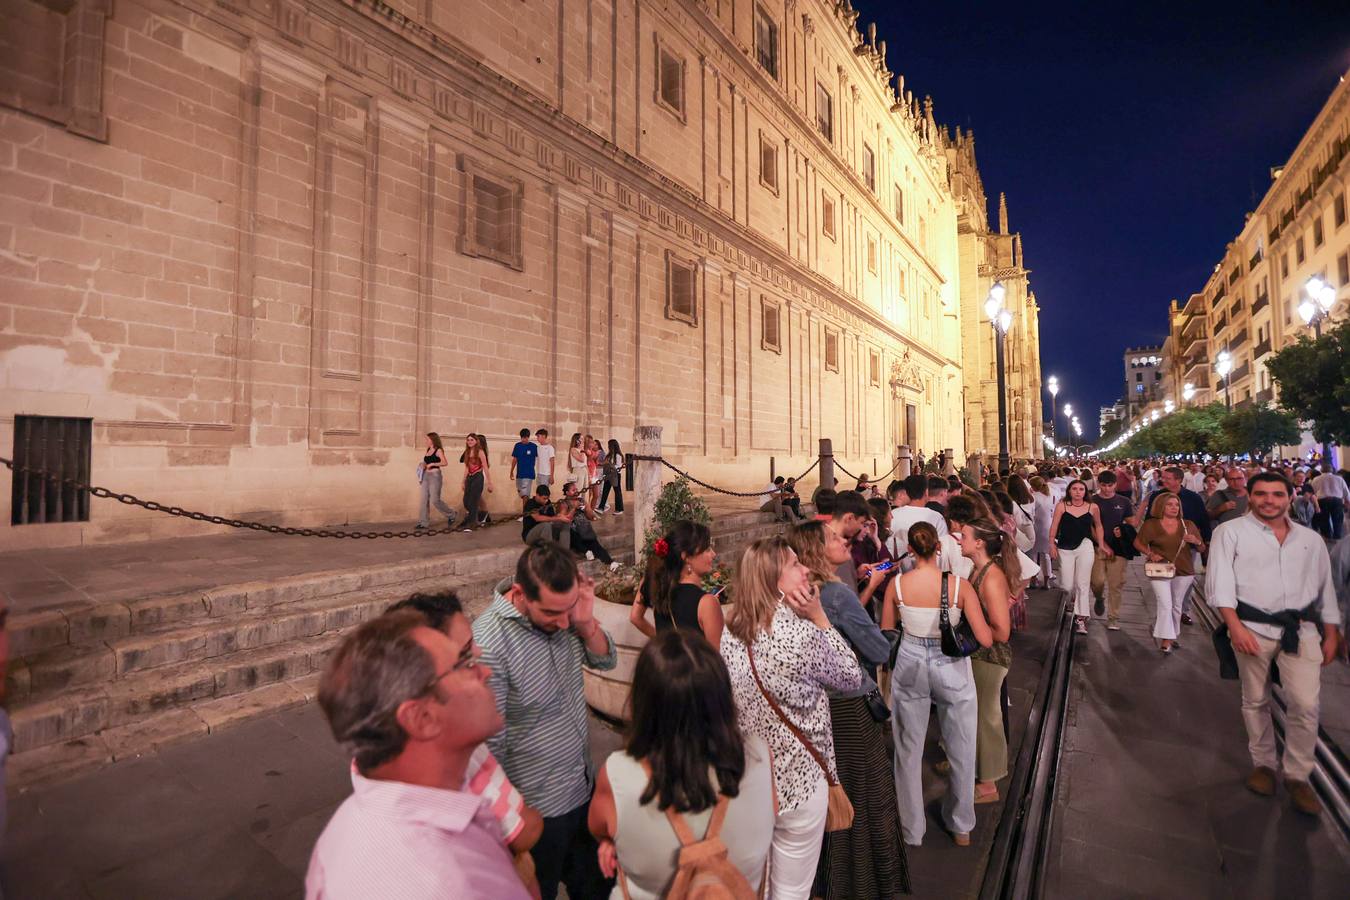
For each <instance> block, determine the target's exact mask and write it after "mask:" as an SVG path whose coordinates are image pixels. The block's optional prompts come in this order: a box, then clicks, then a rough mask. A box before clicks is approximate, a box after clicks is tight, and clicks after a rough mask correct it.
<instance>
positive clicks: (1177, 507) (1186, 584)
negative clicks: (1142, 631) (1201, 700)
mask: <svg viewBox="0 0 1350 900" xmlns="http://www.w3.org/2000/svg"><path fill="white" fill-rule="evenodd" d="M1148 515H1149V517H1148V518H1147V519H1145V520H1144V524H1143V525H1141V526H1140V527H1139V534H1138V535H1136V536H1135V539H1134V547H1135V549H1136V550H1138V551H1139V552H1140V553H1142V554H1144V556H1145V557H1146V558H1147V559H1148V561H1149V562H1150V563H1157V564H1161V566H1163V567H1165V566H1167V565H1168V564H1170V565H1171V569H1170V572H1171V574H1170V575H1167V574H1163V573H1162V572H1159V573H1158V574H1156V575H1149V579H1148V583H1149V587H1151V588H1152V589H1153V597H1154V599H1156V600H1157V603H1158V609H1157V613H1156V615H1155V616H1154V619H1153V636H1154V637H1155V638H1157V639H1158V640H1159V642H1160V643H1159V645H1158V649H1160V650H1162V652H1163V653H1171V652H1172V648H1173V647H1175V646H1178V641H1177V634H1178V632H1179V631H1180V629H1181V611H1182V610H1181V604H1182V601H1183V600H1185V598H1186V592H1187V591H1188V590H1190V587H1191V582H1193V581H1194V580H1195V566H1194V563H1193V560H1192V554H1191V549H1192V548H1194V549H1195V550H1199V551H1201V552H1203V551H1204V548H1205V541H1204V539H1203V538H1201V537H1200V532H1199V530H1198V529H1197V528H1196V527H1195V525H1194V524H1192V523H1191V522H1188V521H1186V520H1185V519H1183V518H1182V517H1181V498H1180V497H1178V496H1177V495H1176V494H1174V493H1172V492H1171V491H1162V492H1161V493H1159V494H1158V496H1156V497H1154V498H1153V505H1152V506H1150V507H1149V510H1148ZM1188 544H1189V545H1190V546H1189V547H1188V546H1187V545H1188ZM1164 571H1166V570H1164ZM1145 574H1148V572H1147V569H1145Z"/></svg>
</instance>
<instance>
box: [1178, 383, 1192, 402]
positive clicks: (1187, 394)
mask: <svg viewBox="0 0 1350 900" xmlns="http://www.w3.org/2000/svg"><path fill="white" fill-rule="evenodd" d="M1194 396H1195V385H1193V384H1191V383H1190V382H1189V381H1188V382H1186V383H1185V384H1184V385H1182V387H1181V399H1182V400H1184V401H1185V402H1187V403H1190V402H1191V398H1193V397H1194Z"/></svg>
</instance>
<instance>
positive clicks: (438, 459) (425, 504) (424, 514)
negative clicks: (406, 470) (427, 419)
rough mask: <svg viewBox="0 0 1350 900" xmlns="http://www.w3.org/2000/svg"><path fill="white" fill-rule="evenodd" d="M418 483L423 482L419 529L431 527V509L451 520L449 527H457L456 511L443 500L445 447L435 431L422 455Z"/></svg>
mask: <svg viewBox="0 0 1350 900" xmlns="http://www.w3.org/2000/svg"><path fill="white" fill-rule="evenodd" d="M420 468H421V471H420V475H421V477H420V478H419V479H418V481H420V482H421V488H422V499H421V502H420V503H419V504H418V507H417V510H418V512H417V529H418V530H421V529H423V528H428V527H430V524H431V522H430V517H431V507H432V506H433V505H435V507H436V508H437V509H438V510H440V512H441V515H443V516H445V517H446V519H448V520H449V522H450V524H449V526H448V527H450V528H453V527H455V511H454V510H453V509H451V508H450V507H449V506H446V504H445V501H444V500H442V499H441V470H442V469H444V468H445V447H444V445H442V444H441V436H440V435H439V434H437V433H436V432H434V431H429V432H427V448H426V450H425V451H424V452H423V454H422V465H421V467H420Z"/></svg>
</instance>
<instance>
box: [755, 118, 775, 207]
mask: <svg viewBox="0 0 1350 900" xmlns="http://www.w3.org/2000/svg"><path fill="white" fill-rule="evenodd" d="M759 183H760V184H762V185H764V186H765V187H766V188H768V189H769V190H771V191H773V192H774V193H775V194H776V193H778V145H777V144H775V143H774V142H773V141H772V140H770V139H769V138H767V137H765V136H764V132H762V131H761V132H760V133H759Z"/></svg>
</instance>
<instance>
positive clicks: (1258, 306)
mask: <svg viewBox="0 0 1350 900" xmlns="http://www.w3.org/2000/svg"><path fill="white" fill-rule="evenodd" d="M1269 305H1270V295H1269V294H1262V295H1261V296H1259V297H1257V298H1256V302H1255V303H1253V304H1252V315H1256V314H1257V313H1259V312H1260V311H1261V310H1263V309H1265V308H1266V307H1267V306H1269Z"/></svg>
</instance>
